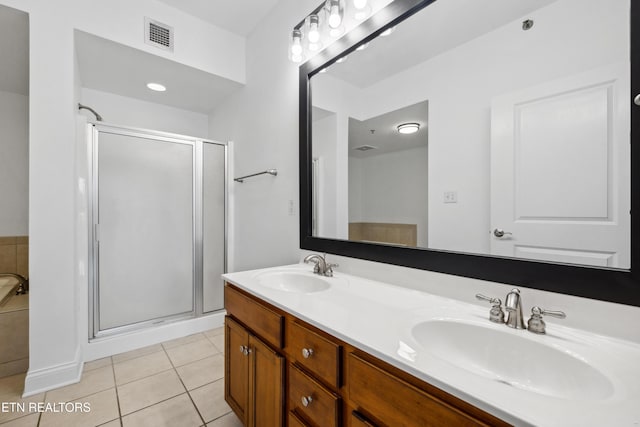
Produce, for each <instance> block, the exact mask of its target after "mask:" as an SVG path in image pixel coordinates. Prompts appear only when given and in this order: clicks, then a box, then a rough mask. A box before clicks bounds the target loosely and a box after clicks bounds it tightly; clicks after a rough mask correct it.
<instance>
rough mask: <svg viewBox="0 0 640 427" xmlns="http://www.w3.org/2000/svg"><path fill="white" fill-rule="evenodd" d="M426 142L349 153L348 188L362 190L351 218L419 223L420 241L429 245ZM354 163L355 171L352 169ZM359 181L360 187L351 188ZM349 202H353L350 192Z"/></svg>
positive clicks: (359, 191)
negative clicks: (361, 154)
mask: <svg viewBox="0 0 640 427" xmlns="http://www.w3.org/2000/svg"><path fill="white" fill-rule="evenodd" d="M427 162H428V148H427V146H423V147H417V148H412V149H408V150H400V151H393V152H390V153H385V154H379V155H375V156H367V157H363V158H361V159H358V158H355V157H349V190H350V194H353V191H356V192H357V193H358V194H359V197H358V199H359V200H360V206H359V207H355V209H354V215H353V217H352V216H351V213H350V214H349V221H350V222H355V221H363V222H388V223H400V224H416V225H417V243H418V246H419V247H426V246H427V244H428V242H427V232H428V230H427V224H428V209H427V195H428V188H429V185H428V184H429V177H428V171H427ZM352 167H353V171H352ZM352 178H353V182H354V184H353V187H355V186H356V185H358V184H357V183H359V187H358V188H352V184H351V181H352ZM349 197H350V199H349V206H352V204H354V205H355V200H354V202H353V203H352V201H351V197H352V196H349Z"/></svg>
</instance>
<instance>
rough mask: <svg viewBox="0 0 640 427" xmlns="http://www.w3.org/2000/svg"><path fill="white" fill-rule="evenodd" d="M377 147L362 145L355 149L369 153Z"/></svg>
mask: <svg viewBox="0 0 640 427" xmlns="http://www.w3.org/2000/svg"><path fill="white" fill-rule="evenodd" d="M376 148H377V147H374V146H373V145H361V146H359V147H356V148H354V150H358V151H369V150H375V149H376Z"/></svg>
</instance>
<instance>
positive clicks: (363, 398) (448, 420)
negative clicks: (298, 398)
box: [346, 353, 487, 426]
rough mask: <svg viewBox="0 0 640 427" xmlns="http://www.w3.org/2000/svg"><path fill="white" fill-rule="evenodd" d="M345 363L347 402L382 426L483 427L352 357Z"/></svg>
mask: <svg viewBox="0 0 640 427" xmlns="http://www.w3.org/2000/svg"><path fill="white" fill-rule="evenodd" d="M347 359H348V361H347V363H348V365H349V366H348V370H347V380H346V383H347V385H348V388H349V400H351V402H352V403H354V404H355V405H356V406H357V407H359V408H363V409H364V410H366V411H367V412H369V413H371V414H373V415H374V416H375V417H376V418H377V419H378V420H379V421H380V422H381V423H383V424H385V425H389V426H484V425H487V424H485V423H483V422H482V421H480V420H477V419H475V418H473V417H471V416H470V415H468V414H465V413H464V412H462V411H460V410H458V409H457V408H455V407H453V406H451V405H448V404H447V403H445V402H443V401H442V400H440V399H438V398H437V397H435V396H432V395H430V394H428V393H426V392H424V391H422V390H420V389H418V388H416V387H414V386H413V385H411V384H409V383H407V382H405V381H403V380H401V379H400V378H398V377H395V376H393V375H391V374H390V373H388V372H387V371H384V370H382V369H381V368H378V367H377V366H375V365H372V364H371V363H369V362H367V361H366V360H363V359H361V358H360V357H358V356H356V355H355V354H353V353H350V354H349V356H348V358H347ZM356 425H357V424H356ZM365 425H367V424H365Z"/></svg>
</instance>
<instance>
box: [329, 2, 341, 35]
mask: <svg viewBox="0 0 640 427" xmlns="http://www.w3.org/2000/svg"><path fill="white" fill-rule="evenodd" d="M327 5H328V7H327V9H328V10H329V19H328V23H329V27H330V28H338V27H339V26H340V24H342V18H343V16H344V8H343V6H342V4H341V1H340V0H327Z"/></svg>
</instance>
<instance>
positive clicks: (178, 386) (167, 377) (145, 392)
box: [118, 369, 185, 415]
mask: <svg viewBox="0 0 640 427" xmlns="http://www.w3.org/2000/svg"><path fill="white" fill-rule="evenodd" d="M184 392H185V388H184V386H183V385H182V382H180V378H179V377H178V374H176V372H175V370H173V369H172V370H169V371H164V372H161V373H159V374H155V375H152V376H150V377H147V378H143V379H141V380H138V381H134V382H131V383H127V384H125V385H122V386H118V398H119V400H120V411H121V412H122V415H126V414H130V413H131V412H134V411H137V410H139V409H142V408H146V407H147V406H151V405H153V404H156V403H158V402H161V401H163V400H166V399H169V398H170V397H174V396H177V395H179V394H182V393H184Z"/></svg>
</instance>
